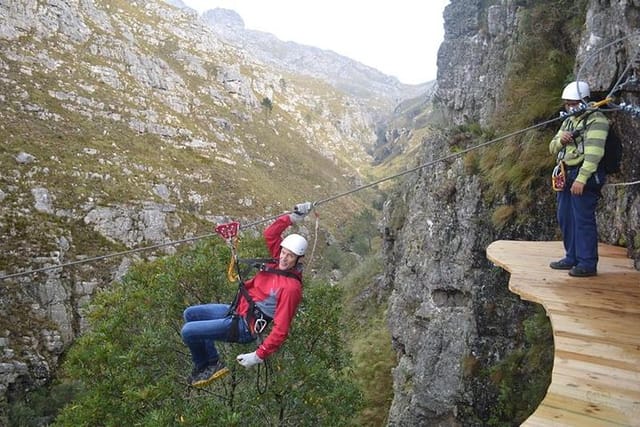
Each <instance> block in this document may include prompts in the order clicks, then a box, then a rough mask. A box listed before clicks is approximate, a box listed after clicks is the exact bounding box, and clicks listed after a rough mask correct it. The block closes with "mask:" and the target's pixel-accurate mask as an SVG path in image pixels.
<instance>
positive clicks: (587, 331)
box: [548, 309, 640, 345]
mask: <svg viewBox="0 0 640 427" xmlns="http://www.w3.org/2000/svg"><path fill="white" fill-rule="evenodd" d="M548 314H549V319H550V320H551V326H552V327H553V330H554V332H557V333H561V332H569V333H571V334H572V335H583V336H585V337H589V338H590V339H591V338H592V339H595V340H596V341H597V342H619V343H621V344H629V345H634V344H637V343H640V327H633V325H638V326H640V318H639V317H638V316H636V315H625V314H624V313H622V314H620V316H619V317H620V318H616V316H615V315H613V314H610V313H609V314H608V315H605V314H604V313H603V312H602V311H600V312H599V313H594V311H593V310H591V309H589V310H587V309H585V314H584V316H581V315H580V314H579V313H566V314H565V313H562V312H557V311H553V312H548ZM591 315H593V316H594V317H590V316H591Z"/></svg>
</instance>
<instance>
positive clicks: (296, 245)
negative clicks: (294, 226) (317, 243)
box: [280, 234, 307, 256]
mask: <svg viewBox="0 0 640 427" xmlns="http://www.w3.org/2000/svg"><path fill="white" fill-rule="evenodd" d="M280 246H282V247H283V248H285V249H289V250H290V251H291V252H293V253H294V254H296V255H298V256H302V255H304V253H305V251H306V250H307V239H305V238H304V237H302V236H301V235H299V234H289V235H288V236H287V237H285V238H284V240H283V241H282V243H280Z"/></svg>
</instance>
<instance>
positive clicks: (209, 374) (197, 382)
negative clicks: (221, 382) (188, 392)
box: [191, 361, 229, 387]
mask: <svg viewBox="0 0 640 427" xmlns="http://www.w3.org/2000/svg"><path fill="white" fill-rule="evenodd" d="M227 374H229V368H227V367H226V366H225V365H224V363H223V362H222V361H218V362H216V363H213V364H211V365H207V366H206V367H205V368H204V369H201V370H200V371H198V372H196V373H195V374H194V375H192V377H191V385H192V386H193V387H204V386H207V385H209V384H211V383H212V382H213V381H215V380H217V379H220V378H222V377H224V376H226V375H227Z"/></svg>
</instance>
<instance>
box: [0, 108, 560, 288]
mask: <svg viewBox="0 0 640 427" xmlns="http://www.w3.org/2000/svg"><path fill="white" fill-rule="evenodd" d="M564 118H565V117H556V118H553V119H550V120H546V121H544V122H541V123H537V124H535V125H532V126H529V127H527V128H524V129H520V130H517V131H514V132H511V133H509V134H506V135H502V136H500V137H498V138H494V139H492V140H489V141H486V142H483V143H481V144H477V145H474V146H471V147H468V148H466V149H464V150H460V151H456V152H455V153H451V154H449V155H446V156H443V157H440V158H438V159H435V160H432V161H430V162H427V163H423V164H421V165H419V166H416V167H414V168H411V169H408V170H406V171H403V172H400V173H397V174H395V175H390V176H387V177H384V178H380V179H378V180H376V181H373V182H371V183H368V184H364V185H361V186H359V187H356V188H354V189H352V190H349V191H345V192H343V193H339V194H336V195H334V196H331V197H327V198H325V199H321V200H318V201H316V202H313V206H314V207H315V206H320V205H323V204H325V203H329V202H331V201H333V200H336V199H339V198H341V197H345V196H348V195H351V194H353V193H356V192H359V191H362V190H365V189H367V188H371V187H374V186H376V185H378V184H381V183H383V182H386V181H389V180H392V179H395V178H398V177H401V176H404V175H407V174H410V173H413V172H416V171H418V170H420V169H424V168H427V167H429V166H433V165H435V164H437V163H439V162H444V161H447V160H451V159H454V158H456V157H460V156H462V155H463V154H466V153H469V152H471V151H473V150H478V149H480V148H484V147H486V146H489V145H491V144H495V143H497V142H500V141H503V140H505V139H507V138H511V137H513V136H516V135H519V134H521V133H525V132H529V131H530V130H533V129H536V128H539V127H542V126H546V125H548V124H550V123H553V122H556V121H558V120H563V119H564ZM280 215H281V214H278V215H273V216H270V217H267V218H263V219H260V220H257V221H254V222H251V223H248V224H244V225H240V229H241V230H243V229H247V228H252V227H255V226H257V225H260V224H263V223H266V222H270V221H273V220H275V219H276V218H278V217H279V216H280ZM214 236H217V234H216V233H207V234H203V235H200V236H194V237H190V238H185V239H181V240H174V241H170V242H166V243H159V244H156V245H151V246H145V247H141V248H135V249H130V250H126V251H121V252H115V253H111V254H106V255H101V256H96V257H92V258H85V259H82V260H76V261H71V262H67V263H64V264H57V265H55V266H47V267H42V268H36V269H33V270H27V271H21V272H18V273H12V274H7V275H5V276H0V281H2V280H5V279H11V278H15V277H21V276H28V275H31V274H35V273H42V272H44V271H49V270H56V269H62V268H65V267H71V266H75V265H79V264H87V263H91V262H96V261H102V260H105V259H109V258H115V257H119V256H125V255H129V254H133V253H138V252H143V251H149V250H153V249H159V248H163V247H166V246H176V245H179V244H182V243H189V242H194V241H196V240H201V239H206V238H210V237H214Z"/></svg>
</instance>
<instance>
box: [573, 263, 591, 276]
mask: <svg viewBox="0 0 640 427" xmlns="http://www.w3.org/2000/svg"><path fill="white" fill-rule="evenodd" d="M597 274H598V272H597V270H587V269H586V268H583V267H578V266H577V265H576V266H575V267H573V268H572V269H571V270H569V276H572V277H591V276H596V275H597Z"/></svg>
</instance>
